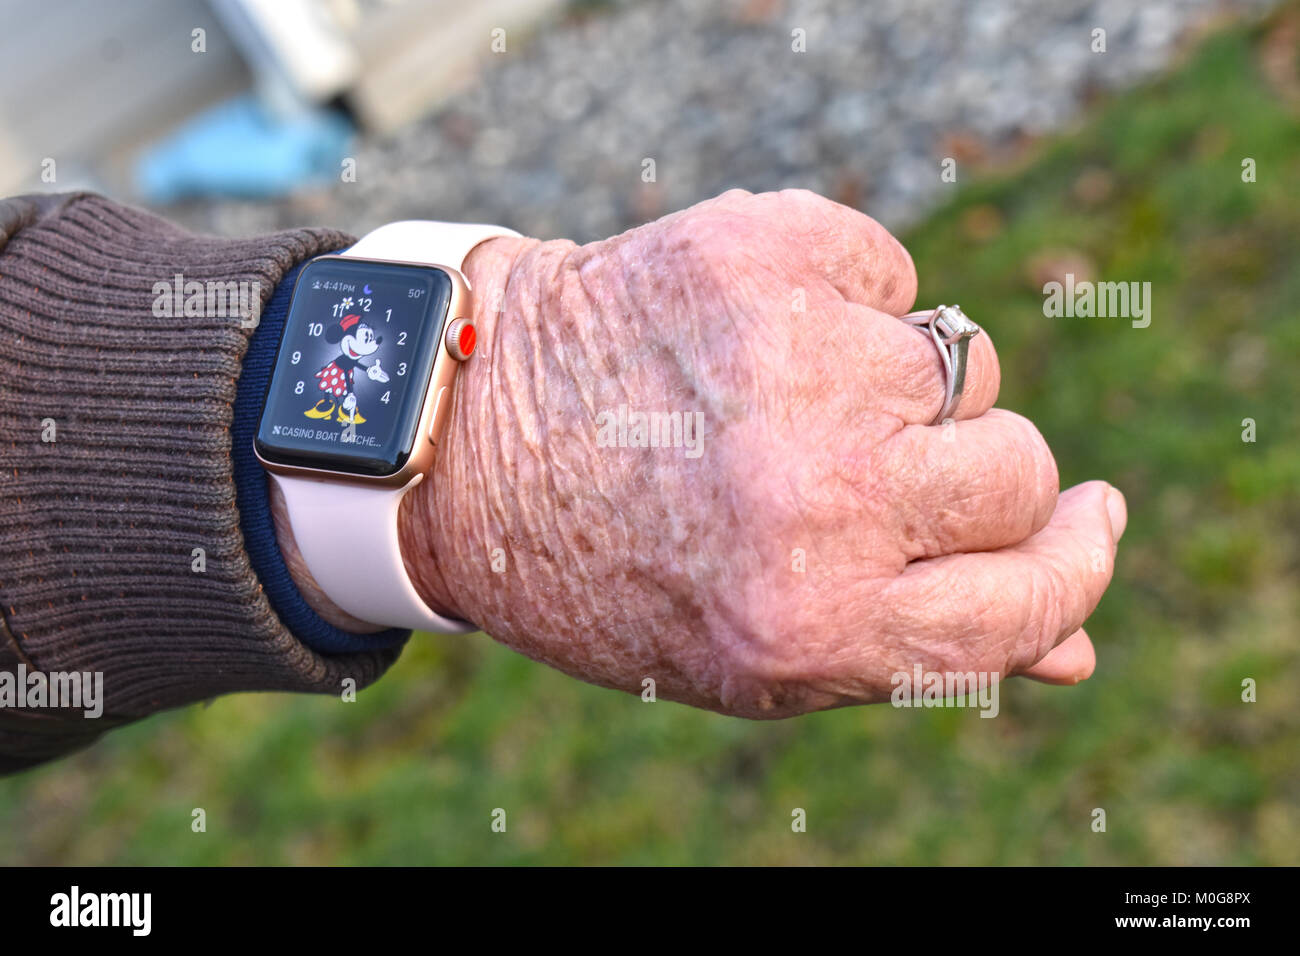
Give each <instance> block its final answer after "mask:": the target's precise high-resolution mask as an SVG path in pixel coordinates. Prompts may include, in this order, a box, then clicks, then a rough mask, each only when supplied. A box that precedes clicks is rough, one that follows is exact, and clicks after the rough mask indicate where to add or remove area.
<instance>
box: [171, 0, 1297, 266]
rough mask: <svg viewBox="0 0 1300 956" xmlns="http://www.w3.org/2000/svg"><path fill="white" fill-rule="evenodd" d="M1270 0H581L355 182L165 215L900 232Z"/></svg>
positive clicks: (218, 228) (277, 222)
mask: <svg viewBox="0 0 1300 956" xmlns="http://www.w3.org/2000/svg"><path fill="white" fill-rule="evenodd" d="M1274 5H1275V2H1274V0H1148V2H1141V3H1138V2H1130V0H969V2H960V0H878V2H876V0H872V2H865V0H859V2H855V0H804V2H789V3H782V2H780V0H734V2H722V3H719V2H713V3H706V2H701V0H637V2H635V3H633V2H608V0H606V2H600V0H594V2H593V0H588V2H585V3H580V4H577V5H576V6H574V7H573V8H572V9H571V12H569V13H568V14H566V16H565V17H563V18H560V19H558V20H556V21H554V22H551V23H547V24H543V25H540V26H538V27H537V29H536V30H534V31H533V32H532V34H531V35H530V36H527V37H519V36H516V35H512V36H511V37H510V48H509V52H508V53H505V54H499V55H492V56H489V57H488V58H487V59H486V60H485V63H484V68H483V73H482V77H481V79H480V81H479V82H478V83H476V84H475V85H474V86H473V88H472V89H470V90H469V91H468V93H467V94H466V95H465V96H464V97H462V98H460V99H459V100H457V102H456V103H455V105H454V106H448V107H446V108H443V109H440V110H439V111H437V112H436V113H435V114H433V115H431V116H430V117H428V118H427V119H426V120H424V121H423V122H421V123H419V124H416V125H413V126H411V127H408V128H407V129H404V130H403V131H402V132H401V133H400V134H398V135H396V136H393V137H390V138H387V139H383V140H378V139H374V140H368V141H362V142H360V143H358V144H357V148H356V158H357V181H356V182H355V183H339V184H337V185H336V186H334V187H332V188H330V189H326V190H319V191H314V192H312V193H310V194H305V195H301V196H296V197H293V198H290V199H286V200H284V201H281V202H275V203H266V202H256V203H254V202H231V201H225V200H222V201H214V202H204V203H189V204H186V205H184V206H183V207H179V208H172V209H169V210H166V211H167V213H168V214H169V215H171V216H173V217H176V218H180V219H181V220H183V221H186V222H188V223H189V224H190V225H191V226H193V227H195V228H199V229H203V230H207V231H213V232H218V233H225V234H247V233H251V232H256V231H261V230H266V229H271V228H276V227H279V226H285V225H294V224H301V223H321V224H331V225H336V226H338V227H340V228H344V229H347V230H349V231H352V232H356V233H361V232H364V231H366V230H367V229H368V228H371V227H373V226H376V225H379V224H380V223H383V222H385V221H388V220H392V219H399V218H439V219H468V220H486V221H498V222H503V223H507V224H510V225H512V226H514V227H515V228H518V229H520V230H521V231H523V232H525V233H527V234H529V235H536V236H542V237H553V236H567V237H570V238H573V239H576V240H579V241H588V240H591V239H596V238H601V237H603V236H607V235H611V234H613V233H617V232H620V231H622V230H624V229H627V228H629V227H631V226H634V225H637V224H638V223H641V222H644V221H647V220H649V219H654V218H656V217H658V216H660V215H662V214H663V213H666V212H670V211H672V210H674V209H678V208H681V207H684V206H687V205H690V204H691V203H694V202H696V201H698V200H700V199H704V198H707V197H709V196H712V195H715V194H717V193H718V192H721V191H723V190H725V189H727V188H729V187H731V186H743V187H745V188H747V189H751V190H754V191H759V190H766V189H777V188H781V187H786V186H804V187H807V188H810V189H814V190H817V191H818V192H821V193H823V194H825V195H829V196H831V197H833V198H835V199H838V200H840V201H841V202H845V203H849V204H851V205H854V206H857V207H858V208H861V209H863V210H866V211H867V212H870V213H871V214H872V215H874V216H876V218H878V219H880V220H881V221H883V222H884V223H886V224H887V225H889V226H891V227H894V228H897V227H900V226H904V225H906V224H907V223H909V222H910V221H912V220H914V219H915V218H917V217H918V216H920V215H922V214H923V213H925V212H926V211H927V210H928V209H930V208H932V207H933V206H934V204H935V203H937V202H939V201H941V200H942V199H943V197H944V195H945V191H946V190H949V189H952V188H953V186H952V184H951V183H947V182H944V181H942V179H941V177H940V164H941V162H942V160H943V159H944V158H945V157H953V158H955V159H956V160H957V162H958V165H957V179H958V182H960V181H961V179H962V178H963V176H965V175H967V174H968V173H969V172H970V171H971V170H972V168H978V166H979V165H980V164H984V163H990V162H997V161H998V160H999V159H1000V158H1004V157H1005V156H1007V155H1013V154H1014V153H1015V151H1016V150H1017V149H1018V148H1019V147H1021V146H1022V145H1023V144H1024V143H1026V142H1027V141H1032V139H1033V138H1034V137H1036V136H1038V135H1040V134H1042V133H1044V132H1047V131H1050V130H1054V129H1059V128H1061V127H1063V126H1066V125H1068V124H1069V123H1070V122H1071V120H1072V119H1074V118H1075V117H1076V116H1077V115H1078V114H1079V112H1080V110H1081V109H1082V108H1083V106H1084V105H1085V103H1086V102H1087V101H1088V99H1089V98H1090V97H1091V96H1094V95H1095V94H1096V93H1097V92H1098V91H1104V90H1106V89H1110V88H1115V87H1122V86H1126V85H1130V84H1133V83H1135V82H1137V81H1139V80H1141V79H1142V78H1144V77H1146V76H1149V75H1151V74H1153V73H1156V72H1158V71H1159V70H1161V69H1162V68H1163V67H1164V66H1165V65H1166V64H1168V63H1169V62H1170V61H1171V60H1172V59H1173V58H1174V57H1176V56H1177V55H1178V54H1179V52H1180V51H1181V50H1182V49H1183V48H1185V46H1186V45H1187V41H1188V40H1189V38H1191V37H1194V36H1195V35H1196V33H1197V32H1198V31H1199V30H1202V29H1204V28H1206V27H1207V26H1212V25H1213V24H1214V22H1215V21H1216V19H1217V18H1221V17H1223V16H1242V15H1256V14H1259V13H1261V12H1263V11H1265V10H1267V9H1269V8H1271V7H1272V6H1274ZM1096 28H1103V29H1104V30H1105V31H1106V36H1105V42H1106V51H1105V52H1104V53H1099V52H1093V50H1092V48H1091V47H1092V44H1093V31H1094V30H1095V29H1096ZM796 29H798V30H802V31H804V34H803V36H804V37H805V38H806V40H805V43H806V51H805V52H795V51H794V50H793V49H792V45H793V44H794V43H795V38H794V37H793V35H792V31H794V30H796ZM485 46H486V40H485ZM647 159H653V160H654V164H655V168H654V181H653V182H645V181H644V179H643V170H644V169H645V160H647Z"/></svg>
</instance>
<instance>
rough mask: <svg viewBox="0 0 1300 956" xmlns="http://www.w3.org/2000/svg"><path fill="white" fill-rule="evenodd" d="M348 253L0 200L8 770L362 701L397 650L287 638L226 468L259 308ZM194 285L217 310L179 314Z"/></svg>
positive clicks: (301, 233)
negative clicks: (283, 706) (167, 733)
mask: <svg viewBox="0 0 1300 956" xmlns="http://www.w3.org/2000/svg"><path fill="white" fill-rule="evenodd" d="M349 241H350V240H349V238H348V237H347V236H346V235H343V234H341V233H337V232H333V231H331V230H323V229H299V230H294V231H289V232H280V233H276V234H273V235H269V236H263V237H259V238H255V239H240V240H231V239H218V238H212V237H206V236H198V235H193V234H190V233H188V232H185V231H183V230H181V229H179V228H177V227H175V226H173V225H171V224H169V223H167V222H166V221H164V220H162V219H159V218H158V217H156V216H153V215H151V214H149V213H145V212H142V211H140V210H137V209H133V208H130V207H127V206H123V205H120V204H117V203H114V202H111V201H109V200H107V199H104V198H102V197H99V196H94V195H90V194H70V195H61V196H39V197H21V198H17V199H10V200H6V201H2V202H0V423H2V424H0V773H3V772H10V771H14V770H18V769H21V768H24V767H29V766H32V765H34V764H37V763H40V762H42V761H45V760H49V759H51V758H54V757H57V756H60V755H62V754H65V753H67V752H69V751H71V750H74V749H77V748H79V747H83V746H85V745H87V744H89V743H90V742H92V741H93V740H95V739H96V738H97V737H98V736H99V735H100V734H102V733H103V732H105V731H106V730H108V729H110V728H112V727H115V726H119V725H121V724H124V723H128V722H130V721H133V720H136V719H139V718H141V717H144V716H147V715H149V714H152V713H154V712H156V711H159V710H163V709H165V708H169V707H177V706H181V705H184V704H187V703H191V702H194V701H198V700H202V699H205V698H210V697H213V696H216V695H219V694H224V693H229V692H232V691H251V690H289V691H314V692H321V693H339V692H341V691H342V690H343V688H344V687H345V681H347V680H348V679H351V680H353V681H355V684H356V686H357V687H363V686H365V685H367V684H369V683H371V682H373V681H374V680H375V679H376V678H377V677H379V675H381V674H382V673H383V672H384V670H386V669H387V667H388V666H389V665H390V664H391V663H392V662H393V660H394V659H395V658H396V656H397V654H398V652H399V649H398V648H395V647H381V648H374V649H368V650H363V651H358V652H354V653H341V654H321V653H317V652H316V651H314V650H312V649H311V648H309V647H308V646H307V645H305V644H304V643H303V642H302V641H300V640H299V639H297V638H296V637H295V636H294V634H293V633H292V632H291V631H290V630H289V629H288V628H287V627H286V626H285V623H284V622H283V621H282V620H281V618H280V617H279V616H278V615H277V613H276V610H275V609H274V608H273V607H272V604H271V602H270V601H268V597H267V593H266V589H265V588H264V587H263V585H262V582H261V581H259V578H258V576H257V574H256V573H255V571H254V568H253V565H252V563H251V562H250V556H249V549H248V547H247V546H246V543H245V539H244V536H243V534H242V533H241V520H240V511H239V503H238V499H237V497H236V484H235V474H234V466H233V465H232V455H231V428H232V420H233V417H234V409H235V406H236V393H237V387H238V384H239V380H240V376H241V367H242V366H241V363H242V362H243V359H244V356H245V352H246V350H247V348H248V342H249V338H250V337H251V335H252V334H253V331H254V329H255V328H256V321H255V319H256V315H258V314H260V310H261V308H262V307H263V306H265V305H267V304H268V303H269V302H270V300H271V298H272V294H273V292H274V290H275V288H276V286H277V284H278V283H279V282H280V280H281V278H283V277H284V276H285V274H286V273H287V272H289V271H290V270H291V269H293V268H294V267H295V266H296V265H298V264H299V263H301V262H302V261H303V260H305V259H307V258H310V257H311V256H314V255H317V254H320V253H322V252H326V251H329V250H332V249H337V248H339V247H341V246H344V245H347V244H348V243H349ZM178 283H179V284H180V292H179V293H176V294H173V293H174V292H175V290H176V289H177V285H178ZM192 283H199V285H197V286H194V285H190V284H192ZM194 289H204V290H207V289H213V290H215V294H216V295H217V298H215V299H214V298H212V297H211V296H209V297H208V298H207V299H206V300H203V301H204V302H205V303H206V306H205V307H192V308H187V307H186V306H185V302H186V301H187V300H188V299H189V298H190V296H189V294H188V293H189V292H191V291H192V290H194ZM165 290H172V291H165ZM240 292H244V293H246V295H247V303H248V304H254V305H255V310H254V311H253V312H249V311H248V310H247V309H242V308H241V309H236V308H234V307H233V305H232V300H233V299H235V298H237V297H238V295H239V293H240ZM222 297H224V299H223V298H222ZM223 301H225V302H226V305H224V306H223V305H222V304H221V303H222V302H223ZM214 302H215V303H216V307H213V304H214ZM187 313H188V314H187ZM97 682H99V686H100V687H101V688H102V691H101V694H100V699H99V700H97V701H95V700H92V699H90V697H88V696H87V695H86V694H85V693H82V694H77V693H76V688H77V686H78V685H80V686H81V687H82V688H84V689H85V690H86V691H91V692H92V693H93V688H94V687H95V686H96V683H97ZM74 695H75V696H79V697H80V698H81V699H80V700H73V699H72V698H73V697H74ZM88 704H89V706H87V705H88ZM96 711H100V713H99V715H98V716H95V715H94V714H95V712H96Z"/></svg>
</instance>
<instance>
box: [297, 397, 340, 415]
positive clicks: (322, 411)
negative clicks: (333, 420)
mask: <svg viewBox="0 0 1300 956" xmlns="http://www.w3.org/2000/svg"><path fill="white" fill-rule="evenodd" d="M326 402H329V406H330V407H329V408H321V406H322V405H324V404H325V403H326ZM333 413H334V403H333V402H330V400H329V399H328V398H322V399H321V400H320V401H319V402H317V403H316V405H315V407H314V408H309V409H307V410H306V411H305V412H303V414H304V415H306V416H307V417H308V418H329V417H330V415H332V414H333ZM339 414H340V415H342V414H343V413H342V412H339Z"/></svg>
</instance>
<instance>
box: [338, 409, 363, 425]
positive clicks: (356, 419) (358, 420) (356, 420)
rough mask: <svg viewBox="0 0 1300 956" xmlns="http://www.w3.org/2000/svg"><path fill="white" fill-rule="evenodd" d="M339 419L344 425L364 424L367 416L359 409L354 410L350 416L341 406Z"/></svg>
mask: <svg viewBox="0 0 1300 956" xmlns="http://www.w3.org/2000/svg"><path fill="white" fill-rule="evenodd" d="M338 420H339V421H341V422H342V423H343V424H344V425H362V424H364V423H365V420H366V416H364V415H362V414H361V413H360V412H358V411H353V412H352V417H351V418H348V416H347V415H345V414H343V409H342V408H340V409H339V415H338Z"/></svg>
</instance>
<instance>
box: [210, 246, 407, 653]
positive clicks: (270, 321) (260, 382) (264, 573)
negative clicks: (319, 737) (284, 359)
mask: <svg viewBox="0 0 1300 956" xmlns="http://www.w3.org/2000/svg"><path fill="white" fill-rule="evenodd" d="M335 251H341V249H340V250H335ZM304 264H305V262H300V263H298V265H296V266H294V267H293V268H292V269H290V270H289V271H288V272H287V273H285V275H284V278H282V279H281V280H280V282H279V284H278V285H277V286H276V287H275V294H274V295H272V296H271V301H270V303H269V304H268V305H267V307H266V308H265V309H263V310H262V316H261V322H260V323H259V324H258V326H257V331H255V332H254V333H253V338H252V341H250V342H249V344H248V352H247V353H246V354H245V355H244V366H243V372H242V373H241V374H240V376H239V389H238V392H237V393H236V398H235V419H234V422H233V423H232V424H231V427H230V440H231V454H232V457H233V458H234V466H235V492H236V497H237V499H238V502H239V525H240V528H241V529H242V530H243V532H244V546H245V547H246V548H247V549H248V557H249V560H250V562H251V563H252V565H253V570H254V571H255V572H256V573H257V577H258V580H260V581H261V582H262V590H263V591H264V592H265V594H266V597H267V600H268V601H270V603H271V607H272V608H274V609H275V613H276V614H278V615H279V616H280V620H281V621H283V622H284V625H285V626H286V627H287V628H289V630H290V631H292V632H293V635H294V637H296V638H298V640H300V641H302V642H303V643H304V644H306V645H307V646H308V647H310V648H312V650H315V651H318V652H320V653H322V654H342V653H350V652H355V651H369V650H378V649H382V648H386V647H400V646H401V645H402V644H403V643H404V642H405V641H406V639H407V638H408V637H410V636H411V632H410V631H409V630H405V629H402V628H395V629H391V630H387V631H380V632H378V633H376V634H354V633H352V632H350V631H344V630H342V629H340V628H337V627H335V626H334V625H333V624H331V623H329V622H328V621H326V620H325V619H324V618H322V617H321V616H320V615H319V614H317V613H316V612H315V611H314V610H312V608H311V606H310V605H309V604H308V603H307V602H306V600H304V599H303V596H302V592H300V591H299V590H298V585H296V584H295V583H294V581H293V578H292V577H291V576H290V574H289V568H288V566H287V565H286V564H285V563H284V556H283V555H282V554H281V553H280V544H279V542H278V541H277V540H276V536H275V525H274V523H273V522H272V520H271V499H270V495H269V489H268V487H267V480H266V471H265V469H263V468H262V464H261V462H259V461H258V460H257V455H255V454H254V453H253V437H254V435H256V434H257V425H258V420H259V419H260V418H261V414H262V401H263V399H264V398H265V396H266V389H267V384H268V383H269V382H270V380H271V372H272V371H273V370H274V368H275V355H276V351H277V349H278V346H279V344H280V336H281V334H282V333H283V332H284V323H285V320H286V319H287V318H288V317H289V300H290V298H291V297H292V295H293V284H294V283H295V282H296V281H297V280H298V272H299V271H300V270H301V269H302V267H303V265H304Z"/></svg>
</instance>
